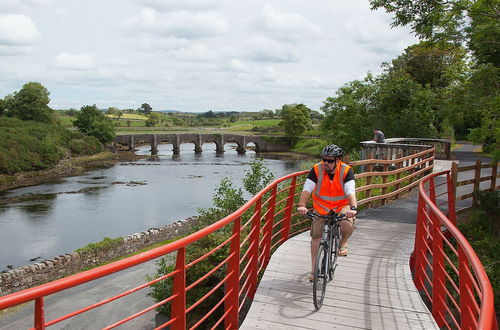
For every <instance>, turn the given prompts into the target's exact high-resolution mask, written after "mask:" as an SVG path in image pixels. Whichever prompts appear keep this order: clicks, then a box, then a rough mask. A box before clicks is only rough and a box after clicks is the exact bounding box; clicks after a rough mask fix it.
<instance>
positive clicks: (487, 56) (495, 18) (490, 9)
mask: <svg viewBox="0 0 500 330" xmlns="http://www.w3.org/2000/svg"><path fill="white" fill-rule="evenodd" d="M469 17H470V26H469V28H468V29H467V32H468V36H469V40H468V42H469V43H468V46H469V49H470V50H471V51H472V53H473V54H474V55H475V58H476V59H477V61H478V63H480V64H487V63H492V64H493V65H494V66H496V67H497V68H498V67H500V47H499V46H498V44H499V43H500V25H499V23H498V22H499V20H500V8H499V5H498V2H496V4H495V1H492V0H483V1H475V2H474V3H473V4H472V5H471V7H470V11H469Z"/></svg>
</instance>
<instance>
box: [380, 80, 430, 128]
mask: <svg viewBox="0 0 500 330" xmlns="http://www.w3.org/2000/svg"><path fill="white" fill-rule="evenodd" d="M374 99H375V104H374V105H375V108H376V111H375V112H374V114H373V115H374V116H373V123H374V124H375V125H376V126H383V129H382V130H383V131H384V133H385V134H386V136H396V137H429V138H431V137H436V136H437V128H436V127H435V122H436V121H435V116H436V111H435V109H436V102H437V99H438V98H437V96H436V95H435V93H434V92H433V91H432V89H431V88H430V87H429V86H425V87H424V86H422V85H421V84H418V83H416V82H415V81H413V80H412V79H411V78H410V77H409V76H408V75H406V74H404V73H403V72H401V71H398V72H394V73H391V74H387V75H383V76H382V77H381V78H380V80H379V82H378V86H377V91H376V92H375V94H374Z"/></svg>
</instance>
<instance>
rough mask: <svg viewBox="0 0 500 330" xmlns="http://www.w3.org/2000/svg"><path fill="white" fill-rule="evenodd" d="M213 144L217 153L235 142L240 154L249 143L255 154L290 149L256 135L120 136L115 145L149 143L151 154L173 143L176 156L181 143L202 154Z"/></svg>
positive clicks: (131, 148)
mask: <svg viewBox="0 0 500 330" xmlns="http://www.w3.org/2000/svg"><path fill="white" fill-rule="evenodd" d="M207 142H213V143H215V145H216V152H217V153H223V152H224V144H225V143H228V142H234V143H236V145H237V148H236V151H237V152H238V153H239V154H244V153H245V152H246V146H247V145H248V143H253V144H254V145H255V152H257V153H260V152H267V151H287V150H289V149H290V146H289V144H287V143H286V142H279V143H276V142H269V141H267V140H264V139H263V138H261V137H259V136H255V135H238V134H191V133H186V134H130V135H119V136H117V137H116V138H115V139H114V143H115V144H120V145H124V146H128V150H134V149H135V147H136V145H137V144H143V143H149V144H150V145H151V153H152V154H153V155H155V154H157V153H158V144H159V143H171V144H172V146H173V151H174V154H175V155H178V154H179V153H180V144H181V143H194V145H195V148H194V151H195V152H196V153H201V152H202V145H203V143H207Z"/></svg>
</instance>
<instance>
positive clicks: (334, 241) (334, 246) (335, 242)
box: [328, 227, 340, 281]
mask: <svg viewBox="0 0 500 330" xmlns="http://www.w3.org/2000/svg"><path fill="white" fill-rule="evenodd" d="M332 235H333V237H332V250H331V253H330V258H331V259H330V267H329V269H328V275H329V276H328V279H329V280H328V281H331V280H333V275H335V270H336V269H337V258H338V252H339V243H340V242H339V241H340V238H339V228H338V227H336V228H334V230H333V233H332Z"/></svg>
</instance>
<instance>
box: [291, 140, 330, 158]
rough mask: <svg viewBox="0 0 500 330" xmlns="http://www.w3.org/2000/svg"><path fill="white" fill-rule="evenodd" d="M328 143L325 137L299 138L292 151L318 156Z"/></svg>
mask: <svg viewBox="0 0 500 330" xmlns="http://www.w3.org/2000/svg"><path fill="white" fill-rule="evenodd" d="M327 144H328V141H327V140H324V139H306V138H299V140H298V141H297V143H296V144H295V146H294V147H293V148H292V151H294V152H300V153H303V154H309V155H314V156H317V155H320V154H321V150H323V148H324V147H325V146H326V145H327Z"/></svg>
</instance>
